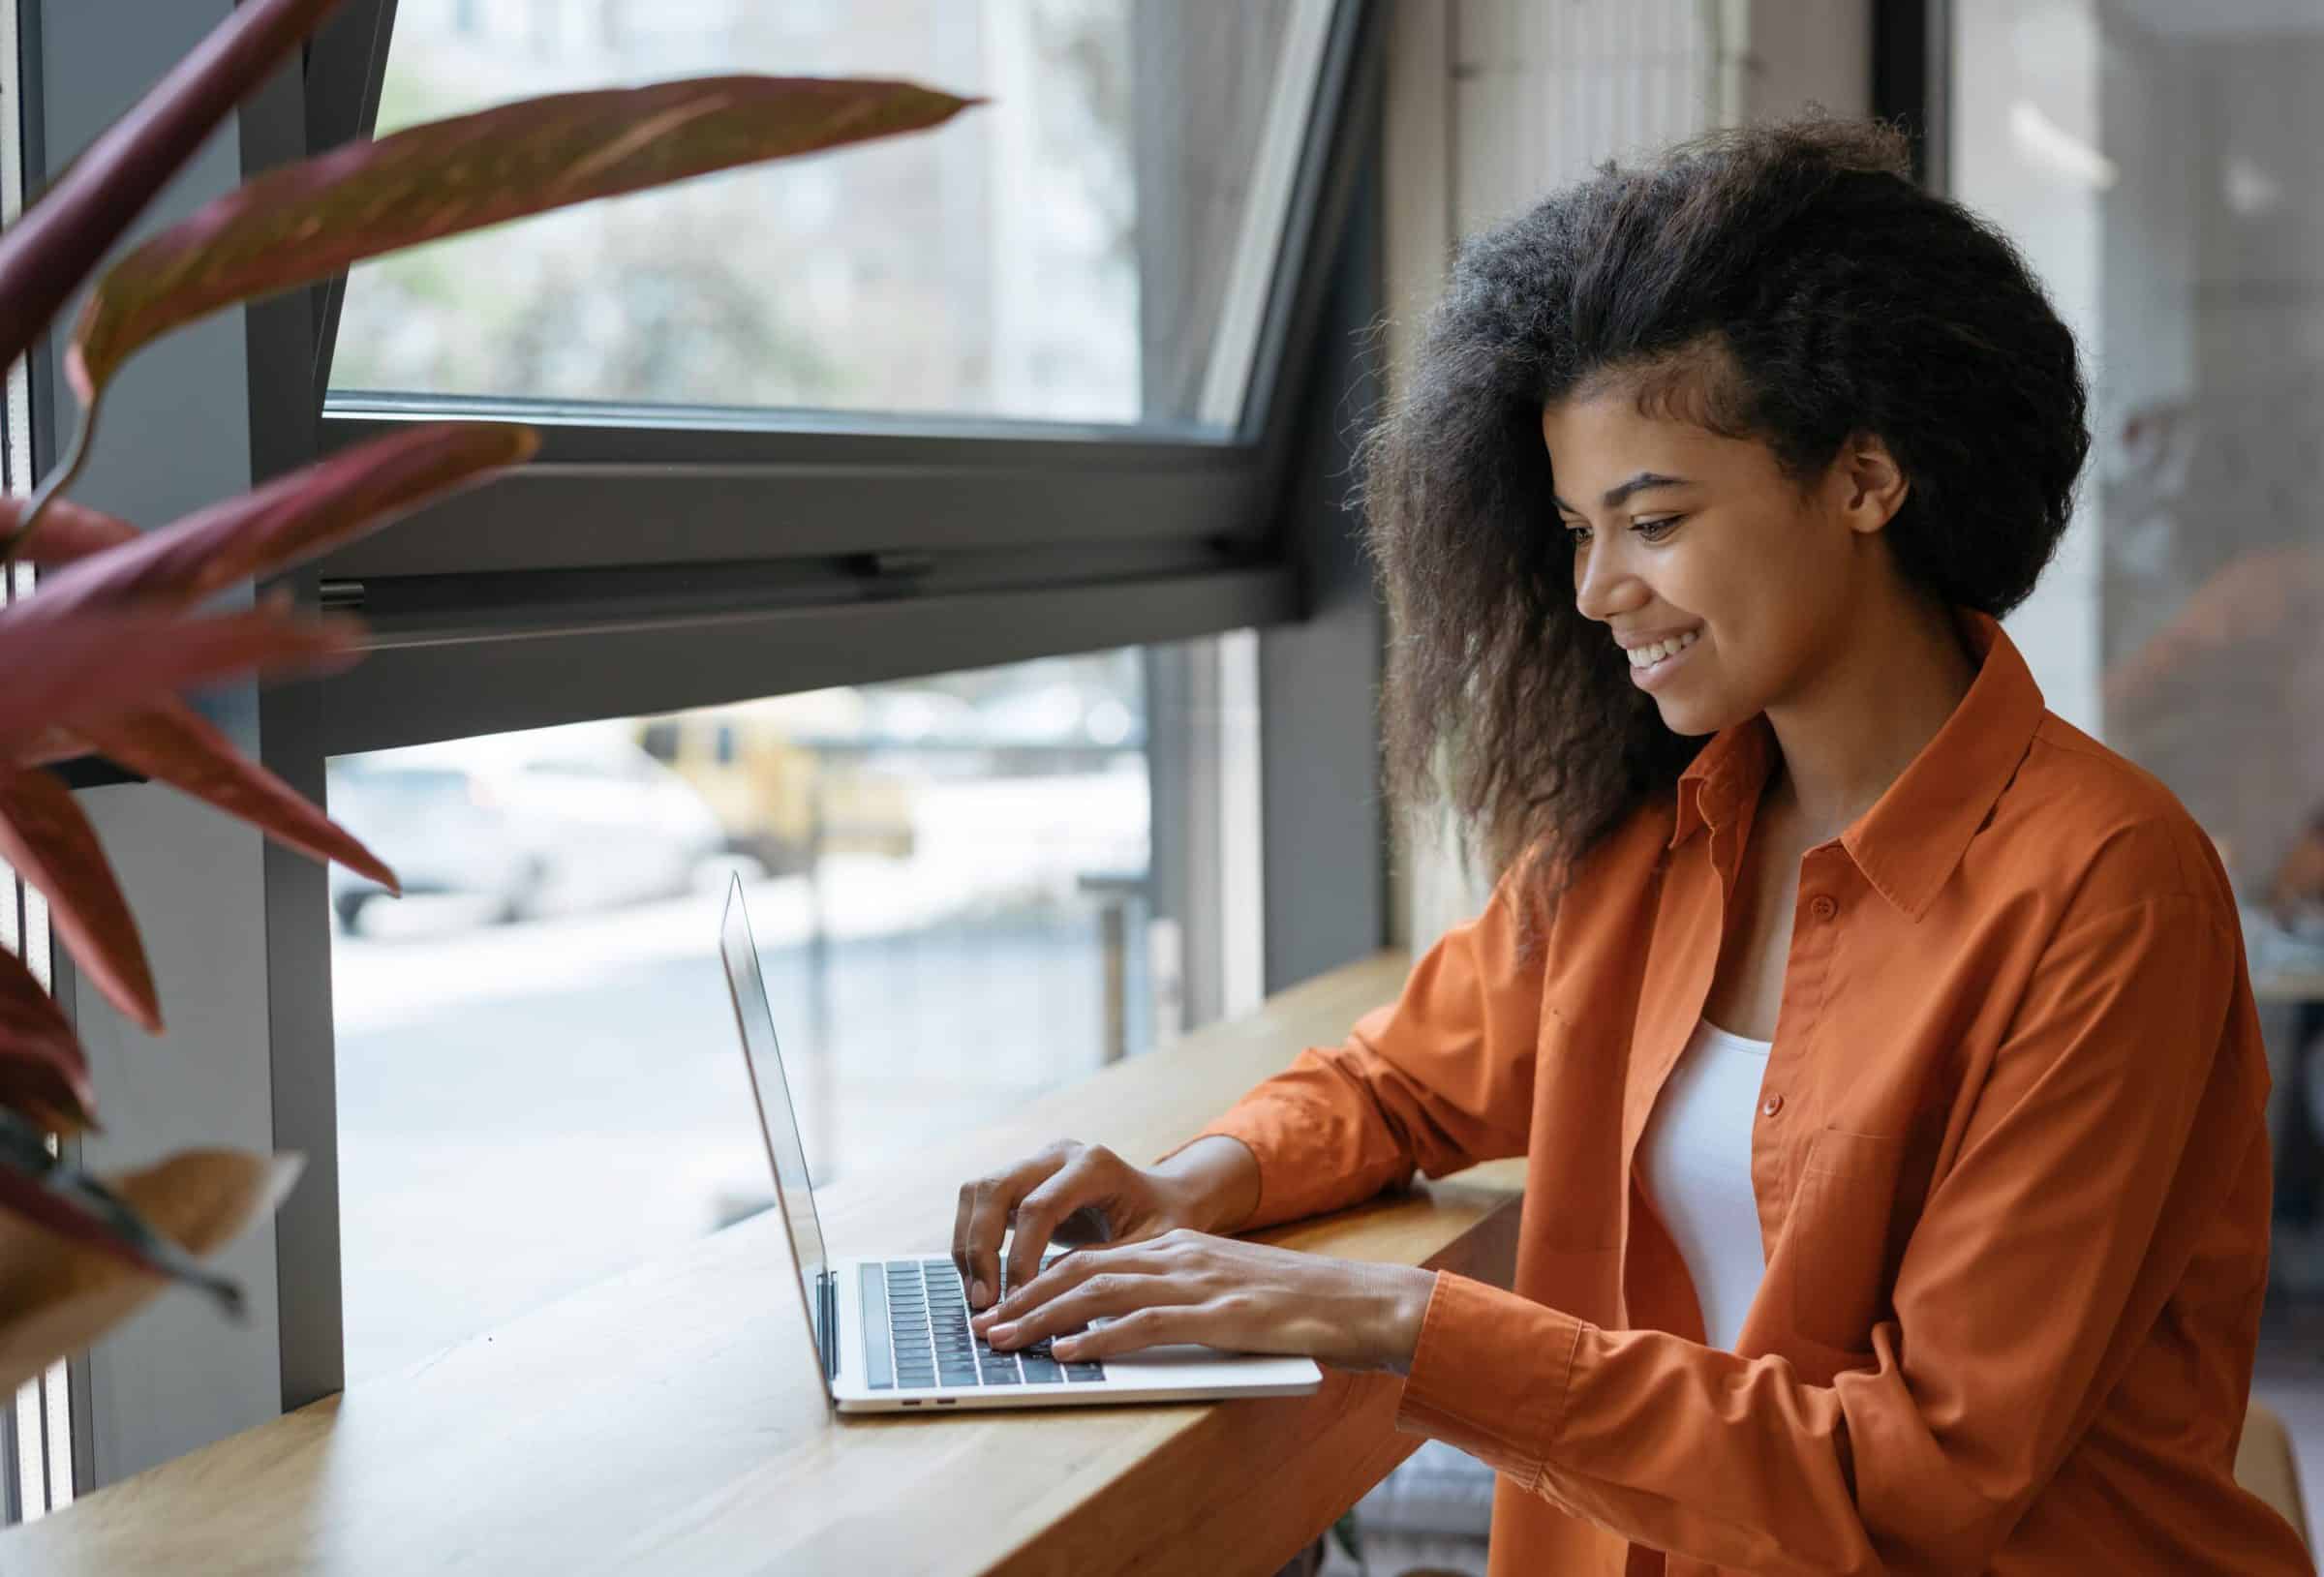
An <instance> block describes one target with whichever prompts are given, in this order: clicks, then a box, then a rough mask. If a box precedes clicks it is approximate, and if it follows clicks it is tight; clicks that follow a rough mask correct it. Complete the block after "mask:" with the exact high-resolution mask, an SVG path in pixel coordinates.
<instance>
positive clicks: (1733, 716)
mask: <svg viewBox="0 0 2324 1577" xmlns="http://www.w3.org/2000/svg"><path fill="white" fill-rule="evenodd" d="M1654 705H1655V710H1656V711H1657V712H1659V713H1662V714H1663V726H1664V727H1665V728H1667V729H1668V730H1670V732H1671V733H1673V734H1680V735H1685V736H1687V737H1689V738H1694V737H1697V736H1705V735H1711V734H1716V733H1718V732H1719V731H1720V730H1721V729H1723V728H1732V727H1733V726H1734V725H1735V724H1737V723H1741V722H1748V721H1749V720H1750V719H1751V718H1752V717H1754V716H1756V715H1758V709H1757V708H1753V709H1751V710H1748V711H1747V710H1745V709H1743V708H1740V707H1736V706H1733V705H1723V704H1721V703H1720V702H1719V701H1717V700H1712V699H1705V698H1697V697H1695V696H1686V695H1658V696H1656V697H1655V698H1654Z"/></svg>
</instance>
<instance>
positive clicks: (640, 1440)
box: [0, 954, 1521, 1577]
mask: <svg viewBox="0 0 2324 1577" xmlns="http://www.w3.org/2000/svg"><path fill="white" fill-rule="evenodd" d="M1406 967H1407V963H1406V960H1405V959H1404V958H1402V957H1401V956H1398V955H1390V954H1383V955H1379V956H1377V957H1375V958H1371V959H1367V960H1365V961H1362V962H1361V963H1357V964H1353V965H1350V966H1348V967H1346V968H1343V969H1340V970H1337V971H1334V972H1333V973H1331V974H1329V975H1326V976H1324V977H1321V978H1320V979H1318V980H1315V981H1312V982H1310V983H1308V984H1307V985H1305V986H1300V987H1298V988H1297V989H1294V990H1291V991H1287V992H1285V993H1283V994H1282V995H1281V996H1278V997H1276V998H1274V999H1273V1000H1271V1001H1270V1002H1269V1003H1268V1005H1267V1006H1266V1008H1265V1009H1264V1010H1262V1011H1261V1012H1260V1013H1258V1014H1257V1015H1255V1016H1251V1017H1249V1018H1246V1019H1242V1020H1239V1021H1237V1022H1235V1023H1231V1024H1224V1025H1219V1026H1216V1027H1214V1028H1211V1029H1208V1030H1205V1031H1202V1032H1201V1033H1198V1034H1195V1035H1192V1036H1189V1037H1187V1038H1186V1039H1185V1040H1183V1041H1181V1042H1179V1043H1178V1044H1177V1045H1176V1046H1172V1047H1171V1048H1169V1049H1168V1050H1164V1051H1158V1052H1155V1053H1152V1054H1150V1055H1148V1056H1145V1057H1140V1058H1136V1059H1134V1060H1132V1061H1129V1062H1124V1063H1121V1064H1118V1065H1116V1066H1115V1067H1112V1068H1109V1069H1107V1070H1105V1071H1104V1072H1102V1073H1099V1074H1097V1075H1095V1076H1093V1077H1089V1078H1088V1079H1086V1080H1085V1081H1084V1082H1082V1083H1079V1084H1077V1085H1074V1086H1073V1087H1071V1088H1069V1089H1064V1090H1060V1091H1057V1092H1055V1093H1054V1094H1052V1095H1050V1096H1048V1097H1045V1098H1044V1099H1042V1100H1040V1101H1038V1102H1035V1103H1033V1104H1032V1105H1030V1106H1029V1107H1026V1108H1025V1109H1024V1110H1023V1111H1022V1112H1020V1113H1017V1114H1015V1115H1014V1116H1012V1117H1011V1118H1009V1119H1008V1120H1006V1121H1004V1122H1001V1123H997V1124H994V1125H993V1126H991V1127H988V1128H985V1129H983V1130H981V1131H979V1132H977V1133H975V1134H973V1135H966V1136H963V1137H960V1138H958V1139H956V1140H953V1141H949V1142H947V1143H945V1144H943V1145H941V1146H938V1147H931V1148H930V1149H928V1150H924V1151H919V1152H915V1153H912V1154H910V1155H900V1156H898V1157H896V1158H895V1161H894V1163H893V1166H892V1168H890V1169H889V1170H888V1171H887V1172H886V1173H885V1174H884V1175H881V1176H877V1177H873V1176H870V1175H866V1176H862V1177H859V1178H851V1179H848V1180H845V1181H843V1182H842V1183H841V1184H840V1185H838V1186H836V1187H834V1188H833V1189H832V1190H830V1191H829V1198H827V1199H822V1200H819V1202H821V1203H823V1204H824V1206H825V1213H824V1223H825V1231H826V1233H827V1234H828V1236H829V1237H830V1239H831V1241H832V1244H833V1247H834V1249H835V1251H837V1252H840V1253H846V1252H848V1251H849V1249H850V1246H856V1247H860V1248H864V1249H871V1250H872V1251H874V1252H879V1251H883V1250H896V1251H902V1252H915V1251H934V1252H944V1251H945V1250H946V1249H947V1248H948V1246H949V1244H950V1241H951V1231H952V1217H953V1199H954V1196H955V1194H956V1193H957V1191H958V1189H959V1185H960V1183H961V1181H962V1180H963V1178H964V1177H966V1176H968V1175H971V1174H972V1173H973V1172H975V1171H981V1170H983V1169H985V1168H989V1167H991V1166H994V1165H998V1164H1000V1163H1001V1162H1004V1161H1006V1160H1008V1159H1010V1158H1012V1157H1014V1156H1017V1155H1020V1154H1023V1153H1024V1152H1025V1151H1027V1150H1029V1149H1031V1148H1033V1147H1036V1146H1038V1145H1039V1144H1042V1143H1045V1142H1048V1141H1049V1140H1051V1139H1054V1138H1056V1137H1061V1136H1072V1137H1078V1138H1083V1139H1087V1140H1093V1141H1099V1142H1103V1143H1106V1144H1110V1145H1112V1146H1114V1147H1115V1148H1116V1149H1117V1150H1119V1151H1121V1152H1122V1153H1123V1154H1125V1155H1127V1156H1130V1157H1132V1158H1133V1159H1141V1160H1143V1159H1149V1158H1151V1157H1152V1156H1154V1155H1157V1154H1159V1153H1161V1152H1162V1151H1163V1150H1165V1149H1167V1148H1169V1147H1170V1146H1171V1145H1172V1144H1175V1143H1177V1142H1178V1141H1179V1140H1180V1139H1182V1138H1183V1137H1185V1136H1186V1135H1188V1134H1190V1133H1192V1132H1194V1131H1195V1130H1196V1129H1198V1128H1200V1127H1201V1126H1202V1124H1203V1123H1204V1122H1205V1121H1207V1120H1208V1118H1209V1117H1210V1116H1212V1115H1214V1114H1215V1113H1216V1112H1217V1111H1219V1110H1221V1109H1223V1108H1224V1107H1226V1106H1227V1105H1229V1104H1230V1103H1231V1102H1232V1101H1233V1100H1234V1099H1235V1098H1236V1097H1237V1096H1238V1095H1240V1094H1241V1093H1242V1092H1243V1091H1244V1090H1245V1089H1247V1088H1248V1087H1249V1086H1250V1085H1251V1084H1253V1083H1255V1082H1257V1081H1258V1080H1259V1079H1261V1078H1263V1077H1267V1076H1268V1075H1269V1074H1270V1073H1273V1072H1275V1071H1276V1070H1278V1069H1280V1068H1282V1067H1283V1066H1284V1065H1285V1064H1286V1063H1288V1062H1289V1061H1290V1060H1291V1058H1292V1057H1293V1056H1294V1055H1295V1054H1296V1053H1297V1052H1298V1051H1299V1050H1300V1047H1302V1046H1308V1045H1312V1044H1333V1043H1336V1042H1337V1041H1339V1040H1340V1039H1341V1038H1342V1037H1344V1035H1345V1034H1346V1032H1347V1028H1348V1026H1349V1025H1350V1024H1351V1023H1352V1022H1354V1020H1355V1019H1356V1017H1357V1016H1359V1015H1360V1014H1361V1013H1362V1012H1363V1011H1364V1010H1365V1009H1367V1008H1370V1007H1372V1006H1374V1005H1376V1004H1378V1003H1380V1002H1384V1001H1386V1000H1388V999H1390V998H1391V997H1392V996H1393V995H1394V994H1395V993H1396V991H1397V989H1398V988H1399V987H1400V986H1401V985H1402V982H1403V976H1404V972H1405V969H1406ZM1520 1186H1521V1169H1520V1164H1517V1163H1502V1164H1499V1165H1496V1166H1493V1167H1486V1168H1478V1169H1477V1170H1476V1171H1473V1172H1470V1173H1466V1174H1464V1175H1463V1176H1462V1177H1460V1178H1457V1179H1450V1180H1448V1181H1446V1182H1442V1183H1436V1184H1431V1185H1425V1186H1423V1187H1422V1188H1420V1189H1417V1190H1415V1191H1413V1192H1412V1193H1410V1194H1407V1195H1399V1196H1389V1197H1384V1198H1381V1199H1378V1200H1375V1201H1373V1202H1372V1203H1370V1204H1368V1205H1364V1206H1361V1207H1359V1208H1357V1209H1355V1210H1351V1211H1348V1212H1344V1213H1343V1214H1341V1215H1337V1216H1332V1217H1329V1218H1325V1219H1321V1220H1317V1221H1312V1222H1306V1223H1302V1224H1300V1225H1298V1226H1296V1227H1292V1228H1279V1229H1277V1230H1274V1231H1271V1232H1269V1233H1266V1234H1264V1235H1265V1236H1266V1237H1267V1238H1268V1239H1269V1240H1270V1241H1274V1242H1282V1243H1288V1244H1292V1245H1295V1246H1297V1247H1300V1248H1304V1249H1312V1250H1315V1251H1317V1252H1320V1253H1327V1254H1333V1255H1339V1256H1344V1257H1347V1258H1353V1259H1377V1260H1388V1261H1396V1262H1402V1263H1408V1264H1409V1263H1426V1264H1431V1265H1438V1266H1444V1267H1449V1268H1452V1269H1456V1270H1459V1271H1461V1272H1463V1273H1465V1274H1469V1275H1474V1276H1478V1277H1480V1278H1483V1279H1486V1280H1491V1281H1495V1282H1498V1283H1499V1284H1501V1285H1504V1286H1506V1285H1508V1281H1509V1276H1510V1270H1511V1265H1512V1261H1513V1256H1514V1242H1515V1226H1516V1212H1515V1210H1514V1208H1511V1206H1512V1205H1513V1204H1514V1200H1515V1198H1516V1196H1517V1191H1518V1189H1519V1187H1520ZM510 1229H511V1230H512V1231H517V1230H521V1229H522V1225H521V1224H520V1223H511V1224H510ZM791 1278H792V1272H791V1267H790V1262H789V1250H788V1247H787V1245H786V1244H785V1243H784V1242H783V1241H782V1238H781V1235H780V1225H779V1223H778V1222H777V1219H776V1216H775V1214H774V1213H773V1212H768V1213H765V1214H762V1215H760V1216H757V1217H754V1218H752V1219H751V1220H749V1221H748V1222H744V1223H742V1224H740V1225H738V1226H735V1227H732V1228H728V1229H726V1230H725V1231H722V1232H719V1233H717V1234H715V1235H713V1236H711V1237H708V1238H705V1239H703V1240H702V1241H701V1242H699V1243H697V1244H695V1245H693V1246H691V1247H690V1248H688V1250H687V1251H685V1252H684V1253H683V1254H681V1255H678V1256H676V1257H673V1258H671V1259H665V1260H662V1261H658V1262H656V1263H653V1264H649V1265H646V1266H642V1267H640V1268H639V1269H637V1270H634V1271H632V1272H630V1273H628V1274H627V1275H625V1276H623V1277H621V1278H618V1279H616V1280H614V1281H611V1282H607V1283H604V1284H602V1285H600V1286H597V1287H595V1288H591V1289H587V1290H585V1291H582V1292H579V1293H576V1294H574V1295H573V1296H571V1297H568V1298H566V1299H564V1300H562V1301H560V1302H558V1303H555V1304H552V1305H549V1306H548V1307H546V1308H543V1309H540V1310H537V1311H535V1312H534V1313H533V1314H530V1315H528V1316H526V1317H524V1318H523V1319H517V1320H515V1321H513V1322H512V1323H510V1324H508V1325H506V1326H505V1327H503V1328H502V1329H499V1330H496V1331H493V1332H490V1333H488V1334H486V1335H483V1336H479V1337H476V1338H474V1340H471V1341H469V1342H466V1343H464V1344H462V1345H461V1346H458V1347H456V1348H453V1349H451V1350H448V1351H446V1352H444V1353H443V1354H441V1355H440V1356H438V1357H437V1358H435V1359H433V1360H431V1361H429V1362H427V1363H425V1364H421V1365H418V1366H416V1367H415V1368H413V1369H411V1370H408V1371H406V1372H405V1373H403V1374H401V1375H397V1376H394V1377H391V1378H388V1379H384V1380H375V1381H369V1382H365V1383H361V1384H358V1385H356V1386H355V1387H354V1388H353V1389H352V1390H350V1391H348V1392H347V1393H345V1394H344V1395H341V1396H337V1397H332V1398H328V1399H326V1400H324V1401H321V1402H319V1403H317V1404H315V1405H314V1406H312V1407H309V1408H305V1409H302V1410H299V1411H297V1412H295V1413H291V1414H290V1415H288V1416H286V1417H283V1418H279V1419H276V1420H274V1421H273V1422H271V1423H268V1424H264V1425H261V1426H260V1427H259V1428H256V1429H252V1430H249V1431H246V1432H245V1433H243V1434H241V1435H237V1436H235V1437H233V1438H231V1439H229V1440H226V1441H219V1442H218V1443H217V1444H215V1445H211V1446H209V1447H206V1448H205V1449H203V1450H200V1451H197V1452H194V1453H192V1454H190V1455H188V1456H185V1457H181V1458H179V1459H178V1460H176V1461H174V1462H170V1463H167V1464H164V1465H163V1466H161V1467H159V1468H156V1469H153V1470H152V1471H148V1472H145V1473H142V1474H139V1475H138V1476H137V1477H135V1478H132V1479H129V1480H127V1481H125V1482H123V1483H120V1484H116V1485H113V1486H111V1487H109V1488H107V1489H104V1490H100V1491H98V1492H97V1493H95V1494H93V1495H90V1496H87V1497H84V1498H83V1499H82V1500H80V1501H77V1502H76V1504H74V1505H72V1506H71V1507H69V1508H67V1509H66V1510H64V1511H62V1512H60V1513H58V1514H56V1515H54V1516H51V1517H47V1518H44V1519H43V1520H41V1521H39V1522H36V1523H32V1524H29V1525H27V1526H25V1527H22V1528H18V1529H14V1530H11V1531H9V1532H7V1533H6V1534H5V1535H0V1572H5V1573H10V1574H14V1573H25V1574H30V1573H40V1574H42V1577H73V1574H90V1577H94V1574H98V1573H104V1574H107V1577H112V1574H116V1573H123V1572H142V1571H157V1572H158V1571H169V1572H213V1571H215V1572H267V1573H274V1572H285V1571H295V1572H321V1573H330V1574H333V1577H340V1574H353V1573H395V1574H397V1577H402V1574H405V1573H412V1572H429V1573H457V1572H474V1573H491V1574H494V1577H500V1574H503V1573H512V1572H524V1571H556V1572H559V1573H576V1574H577V1573H584V1572H613V1571H620V1572H626V1573H627V1572H657V1571H665V1570H666V1571H673V1572H680V1571H682V1572H686V1573H688V1574H689V1577H693V1574H709V1573H725V1572H738V1573H739V1572H753V1573H768V1572H822V1571H833V1572H841V1573H845V1574H847V1577H871V1574H875V1573H887V1572H898V1573H902V1572H911V1573H939V1572H986V1571H1009V1572H1018V1571H1025V1572H1036V1571H1038V1572H1048V1571H1057V1572H1074V1573H1083V1572H1133V1571H1136V1572H1160V1573H1177V1572H1189V1571H1200V1572H1222V1573H1223V1572H1236V1571H1251V1572H1262V1573H1264V1572H1271V1571H1273V1570H1274V1569H1275V1568H1276V1567H1277V1566H1278V1565H1280V1564H1281V1563H1282V1562H1285V1561H1287V1560H1289V1559H1290V1558H1291V1557H1292V1556H1293V1555H1294V1554H1296V1553H1297V1552H1298V1551H1299V1549H1300V1547H1301V1546H1302V1545H1304V1544H1305V1543H1306V1542H1307V1541H1308V1540H1310V1539H1312V1538H1313V1537H1314V1536H1315V1535H1316V1534H1317V1533H1318V1532H1321V1531H1322V1530H1323V1529H1324V1528H1325V1527H1327V1526H1328V1525H1329V1524H1330V1522H1331V1520H1332V1519H1333V1518H1334V1517H1335V1516H1336V1515H1337V1514H1338V1513H1339V1512H1340V1511H1341V1510H1342V1509H1344V1508H1345V1507H1346V1506H1347V1505H1348V1504H1350V1503H1351V1502H1352V1501H1355V1500H1356V1499H1357V1498H1358V1497H1359V1496H1360V1495H1361V1494H1362V1493H1363V1491H1364V1490H1366V1489H1367V1488H1369V1487H1370V1486H1371V1485H1372V1484H1373V1483H1375V1482H1377V1481H1378V1480H1379V1478H1380V1477H1381V1476H1382V1475H1383V1474H1384V1473H1386V1472H1387V1471H1388V1470H1389V1469H1390V1468H1391V1467H1393V1466H1394V1465H1395V1464H1396V1463H1397V1462H1399V1461H1401V1460H1402V1459H1403V1457H1404V1456H1405V1455H1406V1454H1407V1453H1409V1452H1410V1451H1411V1450H1412V1449H1413V1448H1414V1447H1415V1446H1416V1445H1418V1443H1419V1441H1418V1439H1417V1437H1413V1436H1407V1435H1398V1434H1396V1433H1394V1431H1393V1429H1392V1427H1391V1419H1392V1417H1393V1415H1394V1410H1395V1401H1396V1393H1397V1388H1398V1386H1399V1384H1400V1383H1401V1382H1400V1381H1398V1380H1395V1379H1393V1378H1391V1377H1384V1376H1353V1375H1346V1374H1341V1373H1338V1372H1335V1371H1330V1370H1327V1371H1326V1372H1325V1375H1326V1378H1325V1382H1324V1386H1323V1389H1322V1390H1321V1391H1320V1392H1318V1393H1317V1394H1316V1395H1314V1396H1312V1397H1298V1398H1280V1399H1266V1400H1251V1401H1241V1402H1233V1403H1224V1404H1206V1405H1197V1406H1185V1407H1141V1406H1130V1407H1118V1408H1087V1409H1060V1410H1055V1411H1025V1412H994V1413H982V1414H978V1413H969V1414H952V1415H948V1416H940V1417H931V1418H923V1417H917V1416H902V1417H900V1416H893V1415H890V1416H877V1417H861V1418H849V1419H846V1420H841V1419H840V1418H839V1417H837V1416H836V1415H834V1414H832V1413H830V1412H829V1411H828V1410H827V1409H826V1405H825V1401H824V1396H823V1392H822V1387H821V1383H820V1380H819V1377H818V1376H817V1374H816V1372H815V1368H814V1363H813V1360H812V1358H811V1357H810V1350H809V1346H808V1339H807V1336H806V1334H805V1331H804V1329H803V1326H804V1323H805V1321H804V1319H803V1317H802V1315H801V1312H800V1307H799V1294H798V1289H797V1285H796V1283H795V1282H794V1281H793V1280H792V1279H791Z"/></svg>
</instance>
